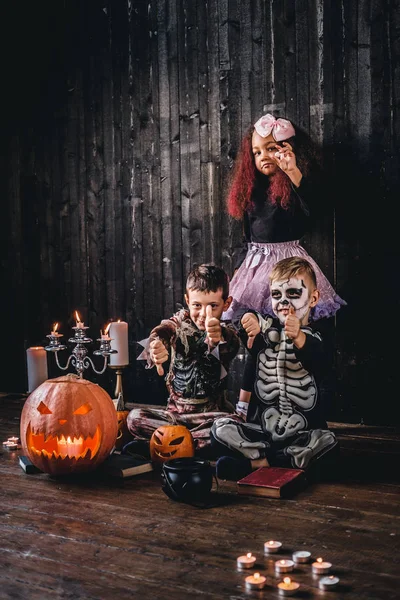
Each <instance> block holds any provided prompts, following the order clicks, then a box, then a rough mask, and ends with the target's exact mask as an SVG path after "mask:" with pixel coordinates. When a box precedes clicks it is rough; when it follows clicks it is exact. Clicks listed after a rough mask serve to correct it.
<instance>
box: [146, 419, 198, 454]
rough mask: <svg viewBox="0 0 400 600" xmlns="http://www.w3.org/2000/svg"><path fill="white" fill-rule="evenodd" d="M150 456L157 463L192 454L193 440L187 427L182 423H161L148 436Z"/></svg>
mask: <svg viewBox="0 0 400 600" xmlns="http://www.w3.org/2000/svg"><path fill="white" fill-rule="evenodd" d="M150 456H151V460H152V461H154V462H158V463H164V462H166V461H167V460H170V459H172V458H182V457H184V456H194V440H193V437H192V434H191V433H190V431H189V429H188V428H187V427H185V426H184V425H161V427H159V428H158V429H156V430H155V431H154V432H153V435H152V436H151V438H150Z"/></svg>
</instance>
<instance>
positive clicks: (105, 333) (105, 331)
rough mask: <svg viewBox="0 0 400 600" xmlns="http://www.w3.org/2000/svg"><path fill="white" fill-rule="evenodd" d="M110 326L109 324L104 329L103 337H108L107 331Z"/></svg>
mask: <svg viewBox="0 0 400 600" xmlns="http://www.w3.org/2000/svg"><path fill="white" fill-rule="evenodd" d="M110 325H111V323H109V324H108V325H107V327H106V328H105V330H104V335H108V331H109V329H110Z"/></svg>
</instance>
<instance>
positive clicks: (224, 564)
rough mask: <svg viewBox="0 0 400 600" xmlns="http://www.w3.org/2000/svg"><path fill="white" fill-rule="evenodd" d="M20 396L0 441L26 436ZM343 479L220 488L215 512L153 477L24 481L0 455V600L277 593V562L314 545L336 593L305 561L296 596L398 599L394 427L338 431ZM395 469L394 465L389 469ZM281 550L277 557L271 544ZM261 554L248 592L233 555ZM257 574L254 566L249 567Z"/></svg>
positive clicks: (12, 459)
mask: <svg viewBox="0 0 400 600" xmlns="http://www.w3.org/2000/svg"><path fill="white" fill-rule="evenodd" d="M23 401H24V398H21V397H19V396H12V397H10V396H8V397H0V437H1V441H3V440H4V439H7V438H8V437H10V436H11V435H18V434H19V415H20V411H21V407H22V405H23ZM332 428H333V429H335V431H336V432H337V433H338V435H339V437H340V439H341V444H342V448H343V459H342V475H341V477H340V478H339V479H338V480H336V481H331V482H325V483H319V484H313V485H310V486H309V487H308V488H307V489H306V490H305V491H303V492H301V493H300V494H298V496H296V497H295V498H294V499H291V500H274V499H267V498H251V497H245V496H239V495H237V493H236V489H235V484H232V483H227V482H225V483H224V482H222V483H220V485H219V488H218V489H217V488H216V487H215V491H214V492H213V503H214V505H213V506H212V507H211V508H207V509H201V508H195V507H192V506H189V505H186V504H180V503H177V502H174V501H173V500H170V499H169V498H168V497H167V496H166V495H165V494H164V493H163V491H162V489H161V483H160V477H159V474H158V473H157V472H155V473H151V474H146V475H141V476H138V477H136V478H132V479H130V480H125V481H123V482H122V483H117V482H116V481H115V480H104V479H101V478H100V477H99V476H96V475H93V476H91V477H89V476H86V477H85V478H83V479H75V480H74V479H72V480H71V479H64V480H60V479H52V478H51V477H49V476H48V475H46V474H39V475H26V474H25V473H24V472H23V471H22V469H21V468H20V467H19V465H18V454H19V452H8V451H3V453H2V455H1V456H0V476H1V490H0V497H1V505H0V507H1V520H0V548H1V551H0V598H2V599H3V598H7V599H11V598H12V599H29V600H46V599H48V598H49V599H50V598H51V599H52V600H56V599H67V598H68V599H73V600H77V599H85V600H89V599H101V600H105V599H108V598H115V599H116V600H124V599H125V598H126V599H130V600H131V599H133V598H135V599H136V598H140V600H146V599H152V600H153V599H156V600H161V599H174V600H179V599H189V598H190V599H191V600H192V599H197V598H199V599H202V598H216V599H219V598H228V599H230V600H239V599H245V598H258V599H264V598H265V599H266V598H279V597H280V596H279V595H278V593H277V588H276V585H277V583H278V581H280V580H281V578H278V579H277V578H276V577H275V576H274V569H273V563H274V560H275V559H276V558H290V557H291V554H292V552H293V551H295V550H300V549H307V550H309V551H310V552H311V553H312V555H313V557H314V558H316V557H317V556H322V557H323V558H324V559H325V560H328V561H330V562H331V563H333V569H332V572H333V573H334V574H335V575H337V576H338V577H340V587H339V588H338V589H337V590H336V591H335V592H333V591H332V592H322V591H320V590H319V589H318V579H315V578H313V576H312V575H311V568H310V566H309V565H304V566H302V567H299V568H296V570H295V572H294V573H293V574H292V577H293V578H294V579H296V580H297V581H299V582H300V583H301V590H300V591H299V593H298V594H297V597H298V598H302V599H311V598H321V597H324V598H326V599H327V600H328V599H329V600H331V599H332V600H334V599H337V600H352V599H353V598H363V599H364V600H380V599H381V600H391V599H393V600H394V599H399V598H400V575H399V556H400V527H399V521H400V510H399V507H400V481H399V472H400V469H399V461H398V459H399V458H400V442H399V436H398V431H396V430H395V429H392V430H389V429H382V428H365V427H362V426H359V427H357V426H344V425H342V426H340V425H338V424H332ZM393 465H394V466H393ZM269 539H276V540H280V541H281V542H282V543H283V546H284V548H283V551H282V553H281V554H280V555H276V556H275V558H274V559H268V558H265V557H264V556H263V544H264V542H265V541H266V540H269ZM246 552H252V553H253V554H255V555H256V556H257V563H256V567H257V570H258V571H260V572H261V573H262V574H264V575H266V577H267V586H266V587H265V588H264V590H262V591H259V592H246V590H245V587H244V579H245V576H246V575H247V573H245V574H244V573H243V572H239V571H237V569H236V558H237V557H238V556H239V555H241V554H243V553H246ZM252 572H254V571H252Z"/></svg>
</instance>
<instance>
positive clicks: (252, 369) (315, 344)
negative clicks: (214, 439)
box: [239, 311, 331, 429]
mask: <svg viewBox="0 0 400 600" xmlns="http://www.w3.org/2000/svg"><path fill="white" fill-rule="evenodd" d="M248 312H254V314H255V315H258V313H257V312H256V311H248ZM265 318H266V319H267V320H268V321H270V324H269V326H268V327H267V328H266V329H265V331H264V333H260V334H258V335H257V336H256V337H255V339H254V343H253V346H252V348H251V349H250V350H247V352H248V355H249V357H248V360H247V361H246V368H245V373H244V377H243V381H242V389H244V390H248V391H251V392H252V396H251V400H250V406H249V410H248V414H247V421H248V422H250V423H257V424H260V418H261V413H262V412H263V411H264V410H265V408H266V407H268V406H278V402H279V397H280V396H281V392H282V390H280V389H279V386H278V384H277V383H276V381H278V380H279V381H280V383H281V384H282V380H281V377H282V355H281V354H280V355H279V356H278V352H279V346H280V343H279V342H271V341H270V338H272V339H274V333H273V332H276V336H275V337H277V338H279V336H280V332H281V331H282V325H281V324H280V322H279V321H278V319H271V318H269V317H265ZM301 329H302V331H304V333H305V334H306V341H305V344H304V346H303V348H301V349H299V348H296V347H295V346H294V344H293V343H287V344H286V348H287V356H286V362H287V363H289V365H291V366H292V368H293V365H295V364H296V362H297V361H298V363H297V364H298V366H297V371H296V372H297V374H300V373H301V372H303V373H305V374H308V375H309V376H310V377H311V380H312V381H309V382H308V385H311V386H315V388H316V395H315V401H314V402H313V403H312V405H311V404H310V405H309V406H308V407H307V408H302V407H301V405H296V403H294V404H293V403H292V404H293V406H294V409H295V411H296V412H298V413H303V414H304V417H305V420H306V421H307V425H308V427H307V428H308V429H312V428H317V427H320V428H322V429H324V428H326V420H325V414H326V408H327V406H328V405H329V404H330V402H329V400H330V398H329V390H325V380H326V378H327V375H328V373H329V370H330V367H331V364H330V357H329V352H327V351H326V348H325V344H324V341H323V338H322V335H321V333H320V331H319V329H318V327H317V326H316V325H315V324H310V325H309V326H307V327H302V328H301ZM271 333H272V334H271ZM239 336H240V338H241V339H242V342H243V343H244V345H245V347H246V348H247V340H248V336H247V334H246V332H245V331H244V329H243V327H242V326H240V329H239ZM268 348H269V349H270V350H267V349H268ZM281 348H284V346H281ZM266 350H267V353H268V360H269V365H268V371H266V370H265V367H263V364H265V351H266ZM250 357H251V358H250ZM274 357H275V361H276V364H275V366H274ZM284 371H285V377H287V378H288V380H289V379H290V378H291V372H292V373H293V372H295V369H293V370H292V371H291V370H290V369H289V370H286V369H284ZM267 373H268V374H267ZM260 377H261V378H262V379H264V382H265V384H269V385H270V386H272V387H273V386H274V383H275V384H276V394H274V393H273V392H272V391H271V390H272V387H270V388H269V390H268V392H269V394H270V397H269V399H268V400H266V398H264V397H262V396H261V395H260V393H259V386H258V381H259V378H260ZM306 387H307V386H305V387H301V388H300V390H301V393H306Z"/></svg>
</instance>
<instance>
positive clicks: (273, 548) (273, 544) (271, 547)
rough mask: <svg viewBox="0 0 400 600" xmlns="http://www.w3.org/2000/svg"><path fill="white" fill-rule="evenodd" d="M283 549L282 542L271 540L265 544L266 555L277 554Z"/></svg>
mask: <svg viewBox="0 0 400 600" xmlns="http://www.w3.org/2000/svg"><path fill="white" fill-rule="evenodd" d="M281 548H282V542H277V541H276V540H270V541H269V542H265V543H264V554H275V552H279V550H280V549H281Z"/></svg>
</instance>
